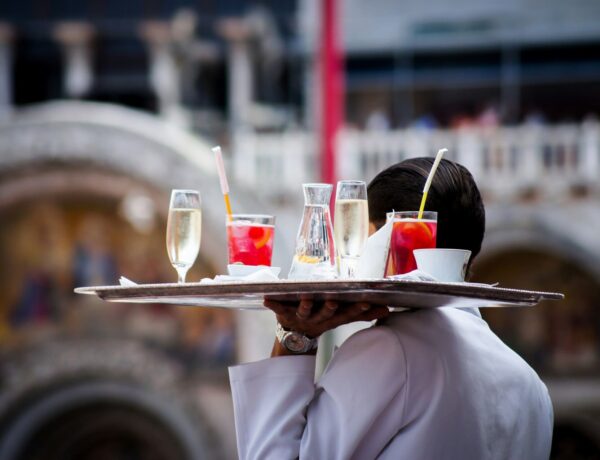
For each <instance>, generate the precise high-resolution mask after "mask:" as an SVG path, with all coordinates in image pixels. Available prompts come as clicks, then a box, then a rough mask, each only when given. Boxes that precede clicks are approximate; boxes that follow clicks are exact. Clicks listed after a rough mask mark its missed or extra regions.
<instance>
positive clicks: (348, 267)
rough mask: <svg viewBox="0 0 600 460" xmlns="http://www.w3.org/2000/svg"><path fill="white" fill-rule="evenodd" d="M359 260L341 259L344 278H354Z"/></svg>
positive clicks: (341, 273)
mask: <svg viewBox="0 0 600 460" xmlns="http://www.w3.org/2000/svg"><path fill="white" fill-rule="evenodd" d="M357 262H358V259H357V258H355V257H344V256H342V257H340V275H341V277H342V278H346V279H348V278H354V276H355V270H356V264H357Z"/></svg>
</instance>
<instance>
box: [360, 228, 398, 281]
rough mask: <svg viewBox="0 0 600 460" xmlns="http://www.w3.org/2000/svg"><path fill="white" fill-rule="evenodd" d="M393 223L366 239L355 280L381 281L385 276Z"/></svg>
mask: <svg viewBox="0 0 600 460" xmlns="http://www.w3.org/2000/svg"><path fill="white" fill-rule="evenodd" d="M392 226H393V221H390V222H387V223H386V224H385V225H384V226H383V227H381V228H380V229H379V230H377V231H376V232H375V233H373V234H372V235H371V236H370V237H369V238H368V239H367V244H366V245H365V249H364V250H363V253H362V255H361V256H360V259H359V261H358V267H357V269H356V277H357V278H363V279H365V278H376V279H381V278H383V276H384V275H385V266H386V264H387V257H388V252H389V250H390V238H391V235H392Z"/></svg>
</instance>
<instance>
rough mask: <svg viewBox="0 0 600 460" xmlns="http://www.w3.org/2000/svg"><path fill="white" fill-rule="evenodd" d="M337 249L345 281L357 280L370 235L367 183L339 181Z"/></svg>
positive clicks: (336, 227)
mask: <svg viewBox="0 0 600 460" xmlns="http://www.w3.org/2000/svg"><path fill="white" fill-rule="evenodd" d="M334 234H335V246H336V249H337V254H338V257H339V270H340V275H341V276H342V277H343V278H354V272H355V270H356V264H357V263H358V259H359V257H360V256H361V254H362V252H363V249H364V246H365V244H366V242H367V238H368V236H369V207H368V204H367V190H366V184H365V183H364V182H363V181H340V182H338V189H337V197H336V200H335V226H334Z"/></svg>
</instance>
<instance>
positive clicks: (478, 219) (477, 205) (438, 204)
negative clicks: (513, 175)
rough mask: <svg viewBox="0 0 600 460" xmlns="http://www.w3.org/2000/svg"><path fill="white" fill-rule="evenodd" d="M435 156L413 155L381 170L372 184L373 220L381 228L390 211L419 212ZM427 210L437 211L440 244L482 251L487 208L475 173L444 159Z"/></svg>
mask: <svg viewBox="0 0 600 460" xmlns="http://www.w3.org/2000/svg"><path fill="white" fill-rule="evenodd" d="M432 165H433V158H411V159H409V160H405V161H402V162H400V163H397V164H395V165H393V166H390V167H389V168H387V169H385V170H384V171H382V172H380V173H379V174H378V175H377V176H376V177H375V178H374V179H373V180H372V181H371V183H370V184H369V187H368V197H369V219H370V221H371V223H372V224H373V225H374V226H375V227H376V228H380V227H381V226H382V225H383V224H385V219H386V216H385V215H386V213H387V212H390V211H392V210H394V211H416V210H418V209H419V206H420V204H421V197H422V195H423V187H424V185H425V181H426V180H427V175H428V174H429V171H430V170H431V166H432ZM425 210H427V211H437V213H438V228H437V247H438V248H456V249H468V250H470V251H471V253H472V256H471V258H472V259H473V258H475V256H476V255H477V254H478V253H479V251H480V250H481V242H482V241H483V234H484V232H485V209H484V207H483V202H482V200H481V195H480V193H479V189H478V188H477V185H476V184H475V181H474V180H473V176H472V175H471V173H470V172H469V171H468V170H467V168H465V167H464V166H461V165H459V164H458V163H454V162H452V161H449V160H442V162H441V163H440V165H439V167H438V170H437V172H436V174H435V176H434V179H433V183H432V184H431V188H430V189H429V194H428V197H427V204H426V205H425Z"/></svg>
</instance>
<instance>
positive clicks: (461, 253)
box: [413, 248, 471, 283]
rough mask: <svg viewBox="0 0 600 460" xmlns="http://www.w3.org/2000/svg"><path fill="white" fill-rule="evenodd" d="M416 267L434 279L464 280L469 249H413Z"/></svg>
mask: <svg viewBox="0 0 600 460" xmlns="http://www.w3.org/2000/svg"><path fill="white" fill-rule="evenodd" d="M413 253H414V255H415V259H416V261H417V268H418V269H419V270H422V271H424V272H425V273H429V274H430V275H431V276H433V277H434V278H435V279H436V280H438V281H442V282H448V283H460V282H462V281H464V280H465V276H466V274H467V266H468V265H469V258H470V257H471V251H467V250H466V249H445V248H432V249H415V250H414V251H413Z"/></svg>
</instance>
